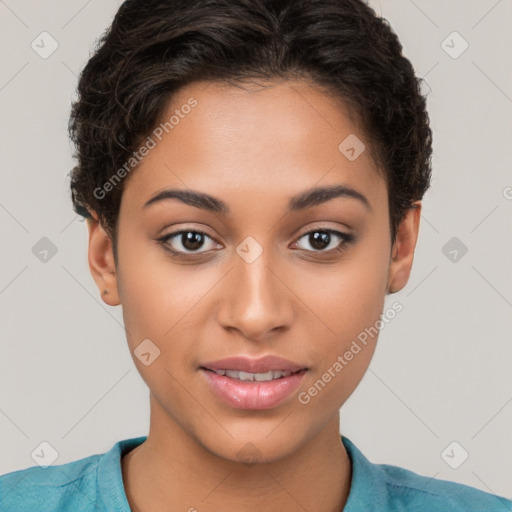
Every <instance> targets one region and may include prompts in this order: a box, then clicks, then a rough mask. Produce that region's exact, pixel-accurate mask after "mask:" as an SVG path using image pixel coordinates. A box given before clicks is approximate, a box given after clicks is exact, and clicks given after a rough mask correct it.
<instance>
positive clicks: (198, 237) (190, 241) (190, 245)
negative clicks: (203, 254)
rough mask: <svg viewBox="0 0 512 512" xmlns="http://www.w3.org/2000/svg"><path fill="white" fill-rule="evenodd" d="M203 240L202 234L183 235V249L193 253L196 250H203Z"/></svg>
mask: <svg viewBox="0 0 512 512" xmlns="http://www.w3.org/2000/svg"><path fill="white" fill-rule="evenodd" d="M202 238H203V235H202V234H201V233H195V232H193V231H189V232H187V233H183V234H182V235H181V243H182V244H183V247H185V249H187V250H189V251H193V250H194V249H199V248H201V245H203V240H202Z"/></svg>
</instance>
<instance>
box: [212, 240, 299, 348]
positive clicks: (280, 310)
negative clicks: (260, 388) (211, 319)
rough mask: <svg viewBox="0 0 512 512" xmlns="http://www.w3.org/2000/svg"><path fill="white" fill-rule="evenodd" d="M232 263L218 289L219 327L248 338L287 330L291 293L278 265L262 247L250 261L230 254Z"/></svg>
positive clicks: (291, 311)
mask: <svg viewBox="0 0 512 512" xmlns="http://www.w3.org/2000/svg"><path fill="white" fill-rule="evenodd" d="M233 263H234V268H232V270H231V272H229V275H228V276H227V279H226V280H225V283H224V287H223V290H222V297H223V300H222V301H221V307H220V309H219V311H218V315H219V317H218V320H219V322H220V324H221V326H222V327H224V328H225V329H227V330H230V331H235V332H238V333H239V334H240V335H241V336H243V337H245V338H248V339H250V340H252V341H264V340H268V339H270V338H272V337H275V336H276V335H277V334H278V333H282V332H284V331H286V330H288V329H289V328H290V326H291V323H292V321H293V315H294V311H293V303H292V297H293V292H292V291H291V290H290V288H289V285H288V283H287V282H286V281H287V279H286V276H285V275H284V272H283V271H282V266H280V265H278V264H277V263H276V261H275V259H274V260H271V258H270V257H269V254H267V252H266V251H265V250H264V251H263V252H262V253H261V254H260V255H259V256H258V257H257V258H256V259H255V260H254V261H252V262H248V261H246V260H244V259H243V258H242V257H240V256H239V255H238V254H234V256H233Z"/></svg>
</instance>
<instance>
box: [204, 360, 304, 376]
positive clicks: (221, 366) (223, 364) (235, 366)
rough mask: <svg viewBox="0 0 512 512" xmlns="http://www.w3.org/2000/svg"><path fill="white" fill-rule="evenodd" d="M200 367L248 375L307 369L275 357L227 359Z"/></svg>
mask: <svg viewBox="0 0 512 512" xmlns="http://www.w3.org/2000/svg"><path fill="white" fill-rule="evenodd" d="M201 367H202V368H206V369H207V370H214V371H216V370H234V371H242V372H250V373H266V372H268V371H278V370H282V371H284V372H292V373H293V372H297V371H299V370H303V369H307V367H306V366H305V365H302V364H297V363H294V362H292V361H288V360H287V359H283V358H282V357H277V356H265V357H262V358H260V359H251V358H250V357H244V356H238V357H227V358H225V359H219V360H217V361H211V362H208V363H204V364H203V365H201Z"/></svg>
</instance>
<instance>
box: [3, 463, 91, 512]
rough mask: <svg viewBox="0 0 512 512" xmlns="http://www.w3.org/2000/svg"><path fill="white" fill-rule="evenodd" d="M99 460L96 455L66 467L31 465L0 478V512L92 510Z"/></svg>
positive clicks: (60, 465)
mask: <svg viewBox="0 0 512 512" xmlns="http://www.w3.org/2000/svg"><path fill="white" fill-rule="evenodd" d="M99 458H100V455H97V454H96V455H91V456H89V457H85V458H83V459H80V460H76V461H73V462H68V463H66V464H59V465H53V466H48V467H40V466H31V467H29V468H27V469H21V470H19V471H13V472H11V473H7V474H5V475H2V476H0V510H9V512H18V511H20V512H21V511H22V510H23V511H27V510H34V511H35V510H37V511H39V512H44V511H54V510H73V511H76V512H82V511H86V510H92V509H93V508H94V503H95V501H96V488H97V486H96V480H97V471H98V461H99ZM91 504H92V508H91Z"/></svg>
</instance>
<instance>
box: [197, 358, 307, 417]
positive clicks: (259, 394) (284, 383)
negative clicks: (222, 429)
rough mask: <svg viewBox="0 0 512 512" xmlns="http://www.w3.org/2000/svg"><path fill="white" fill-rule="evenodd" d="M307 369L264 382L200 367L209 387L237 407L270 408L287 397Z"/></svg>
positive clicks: (227, 402)
mask: <svg viewBox="0 0 512 512" xmlns="http://www.w3.org/2000/svg"><path fill="white" fill-rule="evenodd" d="M306 371H307V370H301V371H300V372H297V373H293V374H292V375H289V376H288V377H281V378H280V379H274V380H270V381H265V382H261V381H260V382H258V381H247V380H245V381H244V380H238V379H232V378H230V377H226V376H224V375H218V374H217V373H215V372H212V371H210V370H204V369H202V368H201V372H202V373H203V375H204V376H205V377H206V382H207V383H208V385H209V386H210V389H211V390H212V391H213V392H214V393H215V394H216V395H217V396H218V397H219V398H220V399H221V400H222V401H223V402H224V403H226V404H228V405H231V406H232V407H236V408H237V409H251V410H262V409H271V408H272V407H275V406H277V405H279V404H280V403H281V402H283V401H284V400H285V399H286V398H288V397H289V396H290V395H291V394H292V393H293V392H294V391H295V390H296V389H297V388H298V387H299V386H300V385H301V383H302V381H303V380H304V376H305V375H306Z"/></svg>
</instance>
